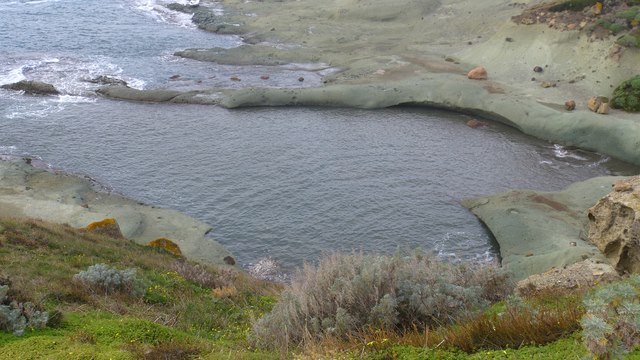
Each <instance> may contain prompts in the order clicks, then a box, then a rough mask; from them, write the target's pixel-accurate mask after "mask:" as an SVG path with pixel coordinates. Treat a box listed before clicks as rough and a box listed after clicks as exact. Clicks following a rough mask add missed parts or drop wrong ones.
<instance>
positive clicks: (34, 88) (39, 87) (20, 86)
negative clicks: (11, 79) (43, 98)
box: [0, 80, 60, 95]
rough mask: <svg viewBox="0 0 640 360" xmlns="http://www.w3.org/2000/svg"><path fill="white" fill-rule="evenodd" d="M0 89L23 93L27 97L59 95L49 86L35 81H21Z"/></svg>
mask: <svg viewBox="0 0 640 360" xmlns="http://www.w3.org/2000/svg"><path fill="white" fill-rule="evenodd" d="M0 88H3V89H7V90H15V91H24V93H25V94H28V95H59V94H60V92H59V91H58V90H57V89H56V88H55V87H54V86H53V85H51V84H47V83H44V82H41V81H35V80H22V81H18V82H16V83H13V84H6V85H2V86H0Z"/></svg>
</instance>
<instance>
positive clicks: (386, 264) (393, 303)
mask: <svg viewBox="0 0 640 360" xmlns="http://www.w3.org/2000/svg"><path fill="white" fill-rule="evenodd" d="M507 283H508V281H507V279H506V277H505V276H504V275H502V274H500V273H498V272H496V271H495V270H494V269H493V268H491V267H487V266H479V267H474V268H473V269H472V268H470V267H468V266H465V265H453V264H448V263H444V262H441V261H438V260H436V259H435V258H434V257H431V256H424V255H422V254H414V255H412V256H409V257H402V256H400V255H396V256H393V257H389V256H364V255H332V256H330V257H328V258H325V259H322V260H321V261H320V263H319V265H318V266H317V267H314V266H310V265H305V267H304V269H303V270H302V271H301V272H299V273H298V274H297V276H296V277H295V279H294V280H293V281H292V283H291V285H290V287H288V288H287V289H285V291H284V292H283V293H282V297H281V299H280V301H279V302H278V303H277V304H276V306H275V307H274V309H273V311H272V312H271V313H270V314H267V315H266V316H265V317H263V318H262V319H260V320H259V321H258V322H257V323H256V324H255V325H254V332H253V334H254V336H255V340H256V342H257V344H258V345H261V346H268V347H280V348H282V349H286V348H288V347H289V346H291V345H299V344H301V343H303V342H305V341H307V340H316V339H321V338H323V337H327V336H331V337H335V336H337V337H348V336H350V335H354V334H356V333H358V332H360V331H362V330H364V329H371V328H377V329H385V330H392V331H401V330H404V329H413V328H420V329H426V328H433V327H438V326H440V325H443V324H449V323H452V322H453V321H455V320H457V319H460V318H461V317H463V316H467V315H470V314H472V313H475V312H477V311H479V310H481V309H483V308H485V306H487V305H489V304H490V302H491V301H495V300H498V299H501V298H503V297H504V296H506V295H507V294H508V293H509V292H510V290H511V289H510V286H508V284H507Z"/></svg>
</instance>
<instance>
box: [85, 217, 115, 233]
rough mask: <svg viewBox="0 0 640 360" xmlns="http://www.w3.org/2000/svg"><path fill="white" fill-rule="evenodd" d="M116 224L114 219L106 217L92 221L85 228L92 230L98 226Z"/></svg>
mask: <svg viewBox="0 0 640 360" xmlns="http://www.w3.org/2000/svg"><path fill="white" fill-rule="evenodd" d="M117 224H118V223H117V222H116V219H114V218H108V219H104V220H100V221H96V222H92V223H91V224H89V225H87V230H89V231H93V230H95V229H98V228H103V227H107V226H112V225H117Z"/></svg>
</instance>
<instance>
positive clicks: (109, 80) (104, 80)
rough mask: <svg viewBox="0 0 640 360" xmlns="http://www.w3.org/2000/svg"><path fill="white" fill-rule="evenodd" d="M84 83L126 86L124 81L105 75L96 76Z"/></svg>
mask: <svg viewBox="0 0 640 360" xmlns="http://www.w3.org/2000/svg"><path fill="white" fill-rule="evenodd" d="M86 81H87V82H90V83H93V84H102V85H120V86H127V82H126V81H124V80H122V79H118V78H115V77H112V76H107V75H100V76H96V77H94V78H93V79H89V80H86Z"/></svg>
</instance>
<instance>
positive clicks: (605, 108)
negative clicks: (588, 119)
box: [596, 102, 609, 114]
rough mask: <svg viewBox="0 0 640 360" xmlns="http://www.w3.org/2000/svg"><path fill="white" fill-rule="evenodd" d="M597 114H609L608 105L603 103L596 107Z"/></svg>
mask: <svg viewBox="0 0 640 360" xmlns="http://www.w3.org/2000/svg"><path fill="white" fill-rule="evenodd" d="M596 112H597V113H598V114H608V113H609V103H606V102H603V103H602V104H600V106H598V110H597V111H596Z"/></svg>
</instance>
